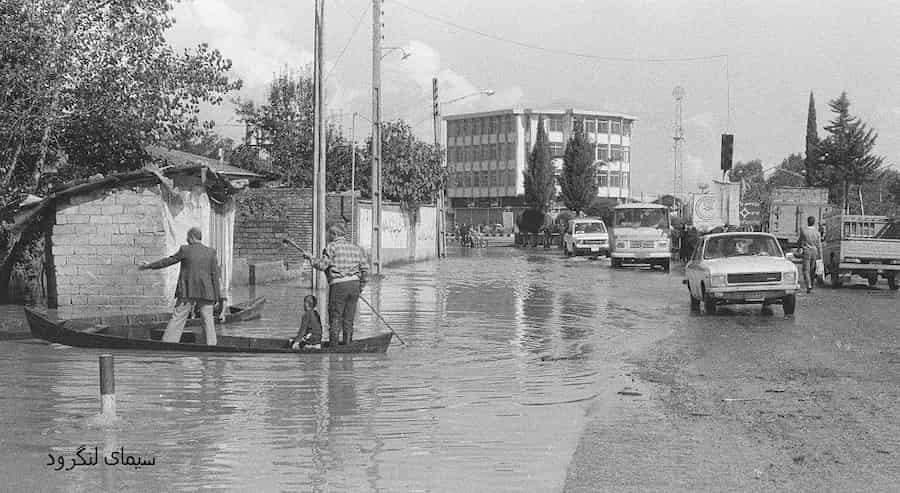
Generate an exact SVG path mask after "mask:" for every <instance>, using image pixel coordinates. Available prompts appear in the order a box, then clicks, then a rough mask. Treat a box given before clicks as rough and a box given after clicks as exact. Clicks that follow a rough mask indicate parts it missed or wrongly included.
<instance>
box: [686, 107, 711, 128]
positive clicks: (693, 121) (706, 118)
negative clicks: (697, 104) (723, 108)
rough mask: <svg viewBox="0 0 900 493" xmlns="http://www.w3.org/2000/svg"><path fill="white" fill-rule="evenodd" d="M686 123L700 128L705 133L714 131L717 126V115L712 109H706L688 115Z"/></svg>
mask: <svg viewBox="0 0 900 493" xmlns="http://www.w3.org/2000/svg"><path fill="white" fill-rule="evenodd" d="M685 123H686V124H687V126H688V127H693V128H697V129H700V130H701V131H703V132H705V133H713V129H714V128H716V127H715V126H716V116H715V115H714V114H713V113H712V112H711V111H706V112H703V113H698V114H696V115H693V116H690V117H688V119H687V120H686V121H685Z"/></svg>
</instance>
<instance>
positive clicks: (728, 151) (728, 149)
mask: <svg viewBox="0 0 900 493" xmlns="http://www.w3.org/2000/svg"><path fill="white" fill-rule="evenodd" d="M732 154H734V135H732V134H722V171H728V170H730V169H731V156H732Z"/></svg>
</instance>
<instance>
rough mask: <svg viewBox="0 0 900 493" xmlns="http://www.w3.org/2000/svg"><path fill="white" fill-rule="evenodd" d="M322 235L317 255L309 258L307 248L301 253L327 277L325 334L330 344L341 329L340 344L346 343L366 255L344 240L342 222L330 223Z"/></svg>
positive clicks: (350, 338)
mask: <svg viewBox="0 0 900 493" xmlns="http://www.w3.org/2000/svg"><path fill="white" fill-rule="evenodd" d="M326 235H327V240H328V245H326V246H325V251H324V252H322V256H321V257H319V258H312V257H310V255H309V254H308V253H307V252H302V254H303V257H304V258H306V259H308V260H309V261H310V264H312V266H313V267H314V268H316V269H318V270H321V271H324V272H325V275H326V277H327V278H328V324H329V327H328V338H329V340H330V341H331V344H332V345H335V344H338V334H339V333H343V338H342V341H341V342H340V344H350V342H351V341H353V321H354V319H355V318H356V308H357V304H358V303H359V295H360V294H361V293H362V290H363V287H364V286H365V284H366V280H367V277H368V272H369V259H368V257H367V256H366V252H365V251H364V250H363V249H362V248H360V247H359V246H357V245H354V244H353V243H350V242H349V241H347V238H346V233H345V231H344V226H343V225H341V224H333V225H331V227H329V228H328V232H327V234H326Z"/></svg>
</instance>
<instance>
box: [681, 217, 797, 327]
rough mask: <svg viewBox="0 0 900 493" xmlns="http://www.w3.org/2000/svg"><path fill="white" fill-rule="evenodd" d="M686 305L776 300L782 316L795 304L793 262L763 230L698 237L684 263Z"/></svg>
mask: <svg viewBox="0 0 900 493" xmlns="http://www.w3.org/2000/svg"><path fill="white" fill-rule="evenodd" d="M684 283H685V284H687V287H688V290H689V291H690V293H691V310H692V311H699V310H700V303H701V302H702V303H703V305H704V308H705V309H706V313H708V314H714V313H716V308H717V307H718V306H719V305H730V304H748V303H761V304H763V306H764V307H766V306H768V305H772V304H780V305H782V308H784V314H785V315H791V314H793V313H794V309H795V308H796V306H797V291H799V290H800V285H799V284H798V275H797V267H796V266H794V264H793V262H791V261H790V260H788V259H786V258H785V255H784V252H783V251H782V250H781V246H780V245H779V244H778V240H776V239H775V237H774V236H772V235H770V234H768V233H719V234H711V235H707V236H704V237H703V238H701V240H700V243H699V244H698V245H697V248H696V249H695V250H694V254H693V256H692V257H691V260H690V261H689V262H688V264H687V266H686V267H685V280H684Z"/></svg>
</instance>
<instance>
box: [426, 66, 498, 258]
mask: <svg viewBox="0 0 900 493" xmlns="http://www.w3.org/2000/svg"><path fill="white" fill-rule="evenodd" d="M482 94H483V95H485V96H493V95H494V90H493V89H482V90H480V91H476V92H473V93H471V94H466V95H464V96H460V97H458V98H453V99H451V100H449V101H441V100H440V99H438V80H437V77H435V78H434V79H432V98H433V100H434V109H433V113H434V114H433V115H432V116H434V145H435V146H436V147H437V149H438V159H440V163H439V164H440V166H441V168H444V167H445V166H446V165H445V164H444V149H443V148H442V146H441V114H442V113H443V111H442V108H443V106H444V105H445V104H452V103H455V102H457V101H461V100H463V99H466V98H469V97H472V96H481V95H482ZM446 187H447V185H446V183H445V184H444V186H442V187H441V188H440V189H439V190H438V200H437V202H438V248H437V251H438V257H442V256H446V251H447V244H446V240H445V236H446V231H445V228H446V223H447V218H446V217H445V216H446V213H447V208H446V207H445V206H446V204H445V202H446V198H445V197H446V193H445V191H444V189H445V188H446Z"/></svg>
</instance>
